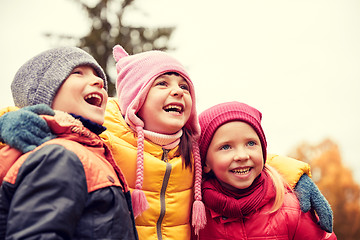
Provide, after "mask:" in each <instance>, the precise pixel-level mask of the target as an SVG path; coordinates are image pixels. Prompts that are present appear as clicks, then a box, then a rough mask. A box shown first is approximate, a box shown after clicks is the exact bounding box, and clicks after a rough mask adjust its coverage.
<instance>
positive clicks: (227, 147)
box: [220, 144, 231, 150]
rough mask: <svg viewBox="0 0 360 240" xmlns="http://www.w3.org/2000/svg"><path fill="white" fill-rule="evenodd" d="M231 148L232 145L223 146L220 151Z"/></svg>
mask: <svg viewBox="0 0 360 240" xmlns="http://www.w3.org/2000/svg"><path fill="white" fill-rule="evenodd" d="M230 148H231V147H230V145H229V144H225V145H222V146H221V147H220V150H228V149H230Z"/></svg>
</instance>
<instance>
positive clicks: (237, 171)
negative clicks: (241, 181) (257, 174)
mask: <svg viewBox="0 0 360 240" xmlns="http://www.w3.org/2000/svg"><path fill="white" fill-rule="evenodd" d="M250 169H251V168H250V167H247V168H237V169H233V170H231V171H230V172H232V173H235V174H238V175H244V174H247V173H249V172H250Z"/></svg>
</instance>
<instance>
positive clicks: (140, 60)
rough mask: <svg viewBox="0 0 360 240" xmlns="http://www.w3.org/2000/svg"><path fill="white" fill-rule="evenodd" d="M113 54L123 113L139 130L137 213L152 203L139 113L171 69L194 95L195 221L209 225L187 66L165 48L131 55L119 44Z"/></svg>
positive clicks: (190, 123)
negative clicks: (145, 179)
mask: <svg viewBox="0 0 360 240" xmlns="http://www.w3.org/2000/svg"><path fill="white" fill-rule="evenodd" d="M113 56H114V59H115V61H116V70H117V74H118V75H117V79H116V91H117V97H118V102H119V106H120V111H121V114H122V115H123V116H124V118H125V121H126V123H127V124H129V125H130V126H131V127H132V128H133V129H134V130H135V131H136V133H137V137H138V139H137V171H136V183H135V190H134V191H133V193H132V202H133V210H134V215H135V217H137V216H138V215H140V214H141V213H142V212H143V211H145V210H146V209H147V208H148V207H149V205H148V203H147V200H146V197H145V194H144V192H143V191H142V184H143V177H144V176H143V171H144V166H143V165H144V159H143V158H144V156H143V150H144V129H143V127H144V122H143V121H142V120H141V119H140V118H139V117H138V116H137V112H138V111H139V110H140V108H141V107H142V105H143V104H144V102H145V100H146V96H147V94H148V93H149V90H150V88H151V86H152V84H153V82H154V81H155V79H156V78H157V77H159V76H160V75H162V74H164V73H167V72H176V73H178V74H180V75H181V76H182V77H183V78H184V79H185V80H186V81H187V83H188V84H189V87H190V95H191V99H192V109H191V113H190V117H189V120H188V121H187V123H186V124H185V126H184V127H185V128H187V129H189V130H190V132H191V134H192V136H193V139H194V142H193V158H194V169H195V183H194V195H195V201H194V204H193V214H192V216H193V221H192V224H193V225H194V228H195V232H198V231H199V230H200V229H201V228H203V227H204V226H205V223H206V215H205V207H204V204H203V203H202V201H201V200H202V197H201V177H202V166H201V158H200V154H199V148H198V145H197V140H198V138H199V136H200V125H199V122H198V118H197V112H196V103H195V92H194V86H193V83H192V81H191V80H190V77H189V75H188V73H187V72H186V70H185V68H184V66H183V65H182V64H181V63H180V62H179V61H177V60H176V59H175V58H173V57H171V56H170V55H169V54H167V53H165V52H162V51H147V52H143V53H138V54H134V55H131V56H130V55H128V53H127V52H126V51H125V49H124V48H123V47H121V46H120V45H116V46H115V47H114V48H113Z"/></svg>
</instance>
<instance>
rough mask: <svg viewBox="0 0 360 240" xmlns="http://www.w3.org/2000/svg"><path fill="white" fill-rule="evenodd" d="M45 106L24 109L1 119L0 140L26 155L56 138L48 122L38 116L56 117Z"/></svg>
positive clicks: (39, 105)
mask: <svg viewBox="0 0 360 240" xmlns="http://www.w3.org/2000/svg"><path fill="white" fill-rule="evenodd" d="M54 114H55V113H54V111H53V110H52V109H51V108H50V107H49V106H48V105H45V104H38V105H34V106H29V107H24V108H21V109H19V110H17V111H12V112H8V113H5V114H4V115H3V116H1V117H0V140H2V141H3V142H5V143H6V144H8V145H9V146H11V147H13V148H16V149H18V150H19V151H21V152H23V153H26V152H29V151H31V150H33V149H35V148H36V147H37V146H39V145H41V144H42V143H44V142H46V141H48V140H50V139H52V138H55V137H56V136H55V135H53V134H52V133H51V130H50V128H49V127H48V125H47V123H46V121H45V120H44V119H42V118H41V117H39V116H38V115H52V116H53V115H54Z"/></svg>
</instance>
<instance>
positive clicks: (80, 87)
mask: <svg viewBox="0 0 360 240" xmlns="http://www.w3.org/2000/svg"><path fill="white" fill-rule="evenodd" d="M106 88H107V85H106V77H105V74H104V72H103V70H102V68H101V67H100V66H99V64H98V63H97V62H96V61H95V59H94V58H93V57H92V56H90V55H89V54H87V53H86V52H85V51H83V50H81V49H79V48H75V47H61V48H55V49H51V50H48V51H45V52H42V53H41V54H39V55H37V56H35V57H33V58H32V59H30V60H29V61H28V62H26V63H25V64H24V65H23V66H22V67H21V68H20V69H19V71H18V72H17V74H16V75H15V78H14V80H13V82H12V85H11V90H12V94H13V98H14V102H15V105H16V106H17V107H26V106H33V105H36V104H45V105H43V109H44V112H50V113H51V112H52V111H51V109H49V107H48V106H51V108H52V109H53V110H54V112H53V114H52V115H53V116H51V115H42V119H41V120H43V121H45V123H46V124H44V125H48V126H49V128H50V129H51V131H52V132H53V133H54V134H56V135H57V138H56V139H52V140H50V141H47V142H46V143H44V144H42V145H40V146H39V147H37V148H36V149H35V150H33V151H30V152H28V153H26V154H24V155H22V156H21V157H19V158H18V156H19V154H8V155H9V156H7V158H6V159H0V162H2V163H3V162H6V161H12V162H14V164H12V166H11V168H10V169H9V171H8V172H7V174H6V175H5V177H4V181H3V183H2V185H1V188H0V239H4V238H7V239H25V238H27V239H30V238H31V239H35V238H39V239H40V238H41V239H47V238H51V239H100V238H101V239H137V232H136V229H135V225H134V218H133V213H132V207H131V200H130V192H129V190H128V186H127V183H126V181H125V179H124V177H123V174H122V172H121V171H120V169H119V168H118V167H117V166H116V164H115V162H114V159H113V157H112V154H111V153H110V151H109V150H108V148H107V147H106V145H105V144H104V142H103V141H102V140H101V138H100V137H99V136H98V134H100V133H101V132H103V131H104V130H105V127H103V126H102V124H103V122H104V113H105V107H106V103H107V98H108V95H107V92H106ZM37 107H38V106H37ZM27 108H30V109H29V110H31V107H27ZM37 109H39V108H37ZM4 116H6V114H5V115H4ZM24 123H25V124H26V119H25V120H24ZM29 127H30V128H31V126H29ZM3 129H4V128H3ZM7 130H9V129H7ZM48 137H49V138H51V136H48ZM4 151H7V152H9V148H6V147H5V148H3V149H2V150H1V152H0V158H1V156H3V155H4V154H3V152H4Z"/></svg>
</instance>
